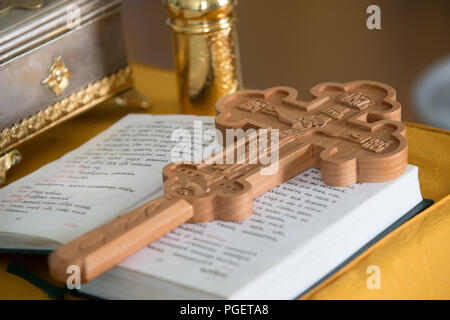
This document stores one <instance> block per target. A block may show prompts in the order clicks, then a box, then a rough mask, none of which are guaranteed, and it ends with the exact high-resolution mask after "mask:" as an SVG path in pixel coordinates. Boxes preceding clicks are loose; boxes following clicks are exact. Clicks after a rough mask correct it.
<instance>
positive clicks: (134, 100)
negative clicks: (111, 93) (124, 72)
mask: <svg viewBox="0 0 450 320" xmlns="http://www.w3.org/2000/svg"><path fill="white" fill-rule="evenodd" d="M114 102H115V103H116V104H117V105H118V106H121V107H140V108H143V109H150V108H151V106H152V100H151V99H150V98H147V97H144V96H143V95H142V94H141V93H140V92H139V91H137V90H136V89H130V90H127V91H125V92H124V93H121V94H119V95H118V96H116V97H115V98H114Z"/></svg>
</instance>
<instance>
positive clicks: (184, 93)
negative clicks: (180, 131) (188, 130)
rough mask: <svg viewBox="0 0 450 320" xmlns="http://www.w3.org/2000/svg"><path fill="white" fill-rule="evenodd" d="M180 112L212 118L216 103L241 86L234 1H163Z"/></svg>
mask: <svg viewBox="0 0 450 320" xmlns="http://www.w3.org/2000/svg"><path fill="white" fill-rule="evenodd" d="M164 2H165V5H166V9H167V12H168V14H169V19H168V24H169V26H170V27H171V29H172V38H173V47H174V56H175V67H176V71H177V78H178V88H179V96H180V103H181V111H182V112H183V113H189V114H200V115H215V102H216V100H217V99H218V98H220V97H221V96H223V95H225V94H228V93H232V92H235V91H237V90H239V89H240V88H241V86H242V77H241V70H240V64H239V50H238V41H237V36H236V28H235V26H234V22H235V14H234V5H235V3H236V1H234V0H165V1H164Z"/></svg>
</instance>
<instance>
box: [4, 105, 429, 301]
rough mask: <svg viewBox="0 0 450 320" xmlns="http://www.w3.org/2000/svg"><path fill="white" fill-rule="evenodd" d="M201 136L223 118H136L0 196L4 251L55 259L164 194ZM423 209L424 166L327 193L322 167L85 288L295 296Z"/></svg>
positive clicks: (190, 228)
mask: <svg viewBox="0 0 450 320" xmlns="http://www.w3.org/2000/svg"><path fill="white" fill-rule="evenodd" d="M199 128H200V129H201V130H204V131H207V130H208V129H212V128H214V118H212V117H198V116H186V115H184V116H183V115H167V116H153V115H142V114H140V115H128V116H126V117H124V118H123V119H121V120H120V121H118V122H117V123H116V124H114V125H113V126H111V127H110V128H109V129H108V130H106V131H104V132H102V133H101V134H99V135H98V136H96V137H95V138H93V139H92V140H90V141H88V142H87V143H85V144H84V145H82V146H81V147H79V148H77V149H76V150H74V151H72V152H70V153H68V154H66V155H65V156H63V157H61V158H60V159H58V160H56V161H54V162H52V163H49V164H47V165H46V166H44V167H42V168H40V169H39V170H37V171H35V172H34V173H32V174H30V175H28V176H26V177H24V178H22V179H21V180H18V181H16V182H14V183H12V184H10V185H8V186H6V187H4V188H3V189H0V248H1V250H4V251H15V252H30V251H33V252H43V253H45V252H49V251H51V250H53V249H55V248H56V247H58V246H59V245H60V244H63V243H66V242H68V241H70V240H72V239H74V238H76V237H78V236H79V235H81V234H83V233H85V232H87V231H89V230H92V229H93V228H95V227H97V226H99V225H101V224H103V223H105V222H107V221H109V220H111V219H113V218H115V217H117V216H119V215H121V214H124V213H126V212H128V211H129V210H131V209H133V208H135V207H137V206H139V205H141V204H142V203H144V202H146V201H149V200H151V199H153V198H155V197H157V196H159V195H161V194H162V175H161V169H162V167H163V166H164V165H165V164H167V163H168V162H169V161H170V159H171V156H172V152H173V150H174V149H176V148H174V147H175V146H176V145H177V143H178V136H177V135H174V132H176V131H177V129H182V130H185V131H186V130H187V131H188V132H192V133H194V131H195V130H198V129H199ZM194 129H195V130H194ZM193 136H195V134H193ZM194 140H195V139H194ZM197 140H198V139H197ZM196 143H197V144H207V143H208V142H207V141H200V142H199V141H193V144H194V148H195V144H196ZM423 206H424V202H423V199H422V196H421V194H420V188H419V180H418V169H417V167H414V166H410V165H408V167H407V169H406V171H405V173H404V174H403V175H402V176H401V177H399V178H397V179H395V180H392V181H388V182H383V183H356V184H353V185H351V186H348V187H330V186H328V185H326V184H324V183H323V182H322V180H321V175H320V170H318V169H315V168H312V169H309V170H307V171H305V172H303V173H301V174H299V175H298V176H296V177H294V178H292V179H290V180H288V181H286V182H285V183H283V184H281V185H280V186H278V187H276V188H274V189H272V190H271V191H269V192H267V193H265V194H263V195H262V196H260V197H259V198H257V199H256V200H254V202H253V208H254V212H253V214H252V215H251V216H250V217H249V218H247V219H245V220H243V221H238V222H223V221H213V222H208V223H200V224H189V223H185V224H183V225H181V226H179V227H178V228H176V229H175V230H173V231H172V232H170V233H169V234H167V235H165V236H164V237H162V238H160V239H158V240H157V241H155V242H153V243H151V244H149V246H147V247H146V248H144V249H142V250H140V251H139V252H138V253H136V254H135V255H133V256H131V257H129V258H128V259H126V260H125V261H123V262H121V263H120V264H119V265H117V266H116V267H115V268H113V269H111V270H109V271H107V272H106V273H104V274H103V275H101V276H100V277H98V278H96V279H94V280H93V281H91V282H89V283H86V284H82V286H81V293H83V294H87V295H91V296H96V297H100V298H107V299H133V298H135V299H166V298H169V299H292V298H296V297H298V296H299V295H301V294H302V293H304V292H306V291H307V290H308V289H310V288H311V287H313V286H315V285H316V284H317V283H319V282H320V281H323V280H324V279H326V278H327V277H328V276H330V275H331V274H333V273H334V272H336V271H337V270H338V269H339V268H341V267H342V266H344V265H345V264H346V263H348V262H349V261H350V260H351V259H353V258H354V257H355V256H357V255H358V254H360V253H361V252H363V251H364V250H365V248H367V247H368V246H370V245H371V244H372V243H374V242H375V241H377V240H378V239H379V238H380V237H382V236H383V235H385V234H386V233H387V232H389V231H391V230H392V229H393V228H395V227H396V226H398V225H400V224H401V223H403V222H404V221H406V220H407V219H408V218H410V217H412V216H413V215H415V214H417V213H418V212H419V211H420V209H421V207H423ZM68 276H69V275H68Z"/></svg>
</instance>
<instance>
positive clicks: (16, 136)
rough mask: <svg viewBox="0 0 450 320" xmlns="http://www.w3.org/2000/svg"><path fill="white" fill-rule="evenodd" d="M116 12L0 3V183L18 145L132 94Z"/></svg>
mask: <svg viewBox="0 0 450 320" xmlns="http://www.w3.org/2000/svg"><path fill="white" fill-rule="evenodd" d="M120 10H121V0H0V96H1V99H0V138H1V139H0V180H2V174H4V172H5V170H6V169H7V168H8V167H9V166H11V165H12V164H13V162H14V161H16V160H18V158H19V154H18V153H17V152H11V150H13V149H14V148H15V147H16V146H18V145H19V144H20V143H22V142H24V141H26V140H28V139H30V138H32V137H33V136H35V135H36V134H39V133H41V132H43V131H44V130H46V129H48V128H50V127H53V126H54V125H56V124H58V123H60V122H62V121H65V120H67V119H69V118H71V117H73V116H75V115H77V114H79V113H81V112H83V111H86V110H88V109H90V108H91V107H93V106H95V105H96V104H98V103H100V102H103V101H104V100H106V99H108V98H110V97H112V96H115V95H116V94H118V93H121V92H123V91H125V90H128V89H130V88H131V87H132V80H131V71H130V68H129V66H128V62H127V57H126V52H125V46H124V39H123V36H122V27H121V19H120V13H121V11H120ZM6 155H7V156H6ZM3 178H4V176H3ZM0 182H1V181H0Z"/></svg>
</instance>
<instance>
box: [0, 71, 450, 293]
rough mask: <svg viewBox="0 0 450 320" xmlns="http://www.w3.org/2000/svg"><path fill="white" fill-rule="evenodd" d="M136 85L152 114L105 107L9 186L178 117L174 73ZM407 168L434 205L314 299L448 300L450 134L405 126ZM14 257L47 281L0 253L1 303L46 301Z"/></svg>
mask: <svg viewBox="0 0 450 320" xmlns="http://www.w3.org/2000/svg"><path fill="white" fill-rule="evenodd" d="M132 67H133V72H134V77H135V85H136V88H137V89H138V90H139V91H140V92H141V93H143V94H144V95H146V96H148V97H150V98H151V99H152V101H153V107H152V109H151V110H149V111H145V110H142V109H138V108H123V107H117V106H114V105H111V104H109V103H105V104H104V105H102V106H99V107H97V108H95V109H94V110H92V111H90V112H88V113H86V114H84V115H82V116H80V117H78V118H76V119H74V120H71V121H69V122H67V123H65V124H63V125H61V126H59V127H56V128H54V129H51V130H49V131H48V132H46V133H44V134H43V135H42V136H40V137H37V138H36V139H34V140H32V141H31V142H30V143H28V144H26V145H24V146H22V147H20V148H19V149H20V151H21V152H22V154H23V157H24V160H23V161H22V163H20V164H19V165H18V166H16V167H15V168H13V169H12V170H11V171H10V172H9V174H8V177H7V183H11V182H13V181H15V180H17V179H19V178H21V177H23V176H25V175H27V174H29V173H31V172H33V171H34V170H36V169H38V168H40V167H41V166H43V165H44V164H46V163H48V162H50V161H52V160H55V159H57V158H58V157H60V156H62V155H64V154H65V153H67V152H68V151H70V150H72V149H74V148H76V147H78V146H80V145H81V144H83V143H84V142H86V141H88V140H89V139H91V138H92V137H93V136H94V135H96V134H98V133H100V132H101V131H103V130H105V129H106V128H108V127H109V126H110V125H112V124H113V123H114V122H116V121H117V120H118V119H120V118H121V117H122V116H124V115H125V114H127V113H129V112H138V113H142V112H151V113H157V114H163V113H178V112H179V108H178V103H177V90H176V79H175V74H174V73H173V72H171V71H167V70H161V69H157V68H153V67H149V66H144V65H142V64H138V63H132ZM406 133H407V138H408V142H409V163H410V164H413V165H416V166H418V167H419V179H420V185H421V190H422V195H423V197H424V198H431V199H433V200H434V201H435V202H436V203H435V204H434V205H433V206H432V207H430V208H429V209H427V210H426V211H424V212H423V213H422V214H420V215H419V216H417V217H415V218H414V219H412V220H410V221H409V222H407V223H406V224H405V225H404V226H403V227H401V228H399V229H398V230H396V231H394V232H393V233H391V234H390V235H389V236H388V237H386V238H385V239H383V240H382V241H380V242H379V243H378V244H377V245H375V246H374V247H373V248H372V249H371V250H369V251H368V252H367V253H365V254H364V255H363V256H362V257H360V258H359V259H357V260H356V261H354V262H353V263H351V265H349V266H348V267H347V268H345V269H344V270H343V271H342V272H340V273H339V274H338V275H337V276H335V277H333V278H332V279H329V280H328V281H327V283H326V284H324V285H322V286H321V287H320V288H318V289H316V290H313V291H312V292H311V293H310V294H308V295H307V298H310V299H450V249H449V245H448V244H449V243H450V132H448V131H444V130H438V129H434V128H430V127H426V126H422V125H417V124H407V132H406ZM12 260H15V261H18V262H20V263H22V264H23V265H25V266H26V267H28V268H29V269H31V270H32V271H33V272H35V273H36V274H38V275H39V276H41V277H42V278H44V279H46V280H49V279H50V278H49V275H48V272H47V264H46V257H45V256H39V255H19V254H0V299H48V297H47V296H46V294H45V293H43V292H42V291H41V290H40V289H39V288H37V287H35V286H34V285H32V284H30V283H29V282H27V281H26V280H24V279H22V278H20V277H18V276H15V275H13V274H10V273H8V272H7V271H6V267H7V266H8V264H9V262H10V261H12ZM372 265H375V266H378V267H379V270H380V279H381V288H380V289H372V290H371V289H368V287H367V284H366V283H367V279H368V278H369V276H370V274H368V273H367V272H366V270H367V268H368V267H369V266H372Z"/></svg>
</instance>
